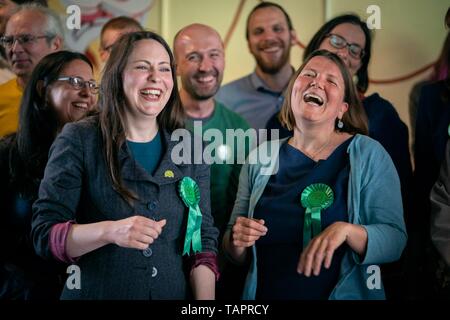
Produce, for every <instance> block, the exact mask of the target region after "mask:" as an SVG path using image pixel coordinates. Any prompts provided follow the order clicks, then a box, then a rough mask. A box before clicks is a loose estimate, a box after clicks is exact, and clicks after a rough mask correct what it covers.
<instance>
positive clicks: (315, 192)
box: [301, 183, 334, 248]
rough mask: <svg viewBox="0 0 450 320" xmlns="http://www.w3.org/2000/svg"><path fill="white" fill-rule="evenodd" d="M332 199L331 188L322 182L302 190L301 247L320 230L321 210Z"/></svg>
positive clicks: (329, 203) (326, 206)
mask: <svg viewBox="0 0 450 320" xmlns="http://www.w3.org/2000/svg"><path fill="white" fill-rule="evenodd" d="M333 201H334V194H333V190H331V188H330V186H328V185H326V184H324V183H314V184H311V185H309V186H307V187H306V188H305V189H304V190H303V192H302V195H301V202H302V206H303V208H305V209H306V211H305V221H304V223H303V248H305V247H306V246H307V245H308V243H309V242H310V241H311V239H312V238H314V237H315V236H316V235H318V234H319V233H320V232H321V231H322V224H321V218H320V213H321V210H324V209H326V208H328V207H329V206H331V204H332V203H333Z"/></svg>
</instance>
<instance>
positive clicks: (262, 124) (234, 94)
mask: <svg viewBox="0 0 450 320" xmlns="http://www.w3.org/2000/svg"><path fill="white" fill-rule="evenodd" d="M282 93H283V92H282V91H281V92H275V91H273V90H271V89H269V87H268V86H267V85H266V84H265V83H264V82H263V80H262V79H261V78H260V77H258V76H257V75H256V72H253V73H251V74H249V75H247V76H245V77H243V78H240V79H237V80H235V81H233V82H230V83H228V84H226V85H224V86H222V87H221V88H220V90H219V92H218V93H217V95H216V96H215V99H216V100H217V101H219V102H221V103H222V104H223V105H225V106H226V107H228V108H229V109H231V110H232V111H234V112H236V113H238V114H239V115H241V116H242V117H243V118H244V119H245V120H247V122H248V123H249V124H250V126H252V127H253V128H254V129H265V128H266V124H267V121H268V120H269V119H270V118H271V117H272V116H273V115H274V114H275V113H277V112H278V111H279V110H280V108H281V105H282V103H283V95H282Z"/></svg>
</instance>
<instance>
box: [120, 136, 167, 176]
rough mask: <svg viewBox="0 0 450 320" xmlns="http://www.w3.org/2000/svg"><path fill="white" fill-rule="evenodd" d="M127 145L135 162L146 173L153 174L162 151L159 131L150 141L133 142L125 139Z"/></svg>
mask: <svg viewBox="0 0 450 320" xmlns="http://www.w3.org/2000/svg"><path fill="white" fill-rule="evenodd" d="M127 145H128V148H130V151H131V154H132V155H133V157H134V159H135V160H136V161H137V163H139V165H141V167H142V168H144V169H145V171H147V172H148V174H150V175H153V173H154V172H155V170H156V168H157V167H158V164H159V161H160V160H161V157H162V153H163V150H162V143H161V135H160V134H159V131H158V133H157V134H156V136H155V137H154V138H153V139H152V140H151V141H148V142H133V141H129V140H127Z"/></svg>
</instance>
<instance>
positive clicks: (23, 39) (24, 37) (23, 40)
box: [0, 34, 54, 49]
mask: <svg viewBox="0 0 450 320" xmlns="http://www.w3.org/2000/svg"><path fill="white" fill-rule="evenodd" d="M53 37H54V36H49V35H45V36H33V35H31V34H19V35H18V36H15V37H14V36H3V37H0V43H1V45H2V46H3V47H4V48H5V49H10V48H11V47H12V46H13V45H14V43H16V40H17V41H18V42H19V43H20V44H21V45H23V46H27V45H30V44H31V43H33V42H35V41H36V40H38V39H43V38H47V39H51V38H53Z"/></svg>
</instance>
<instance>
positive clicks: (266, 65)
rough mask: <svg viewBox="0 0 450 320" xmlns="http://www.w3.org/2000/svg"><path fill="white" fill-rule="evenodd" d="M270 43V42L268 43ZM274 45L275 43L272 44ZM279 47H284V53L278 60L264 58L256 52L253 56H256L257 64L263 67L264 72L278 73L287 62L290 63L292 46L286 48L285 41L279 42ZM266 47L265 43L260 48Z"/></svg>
mask: <svg viewBox="0 0 450 320" xmlns="http://www.w3.org/2000/svg"><path fill="white" fill-rule="evenodd" d="M267 45H270V44H266V46H267ZM272 45H273V44H272ZM279 47H280V48H281V49H282V53H281V55H280V56H279V58H277V59H276V60H274V59H272V60H267V59H264V58H263V56H262V55H261V54H259V53H254V52H253V56H254V57H255V60H256V64H257V65H258V67H259V68H260V69H261V71H262V72H264V73H267V74H276V73H278V72H279V71H280V70H281V69H282V68H283V67H284V66H285V65H286V64H288V63H289V60H290V47H289V48H286V46H285V45H284V44H283V43H280V44H279ZM261 49H264V45H263V46H262V48H259V50H261Z"/></svg>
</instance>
